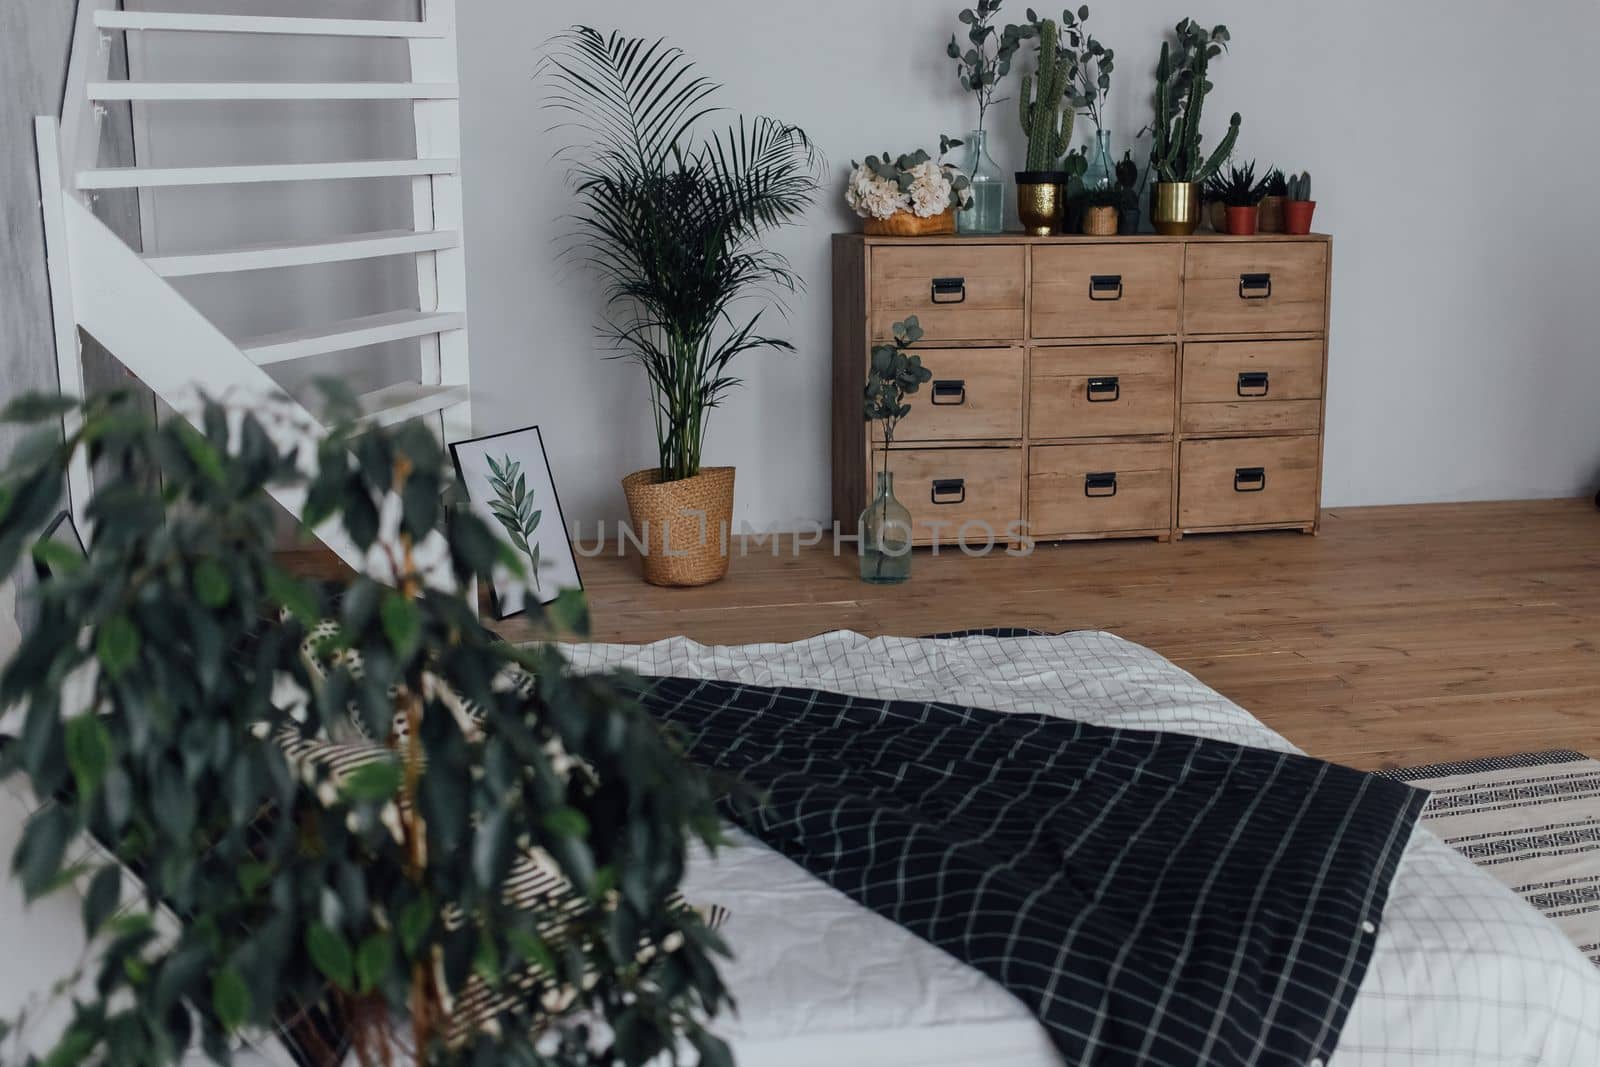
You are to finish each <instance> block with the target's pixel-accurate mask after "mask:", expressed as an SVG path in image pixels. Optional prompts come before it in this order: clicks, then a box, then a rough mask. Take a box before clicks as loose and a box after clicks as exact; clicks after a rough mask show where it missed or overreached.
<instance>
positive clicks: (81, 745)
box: [67, 712, 111, 800]
mask: <svg viewBox="0 0 1600 1067" xmlns="http://www.w3.org/2000/svg"><path fill="white" fill-rule="evenodd" d="M110 763H111V734H110V733H109V732H108V731H107V730H106V727H105V723H104V722H103V721H101V718H100V716H99V715H96V714H94V713H93V712H90V713H89V714H87V715H79V716H78V717H77V718H75V719H71V720H69V721H68V722H67V766H69V767H71V768H72V777H73V778H74V779H76V780H77V783H78V790H79V792H80V793H82V795H83V798H84V799H85V800H87V799H89V798H90V797H92V796H94V794H95V792H96V791H97V790H98V789H99V788H100V783H101V782H103V781H105V777H106V768H107V767H108V766H109V765H110Z"/></svg>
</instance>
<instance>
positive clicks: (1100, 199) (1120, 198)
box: [1083, 185, 1126, 208]
mask: <svg viewBox="0 0 1600 1067" xmlns="http://www.w3.org/2000/svg"><path fill="white" fill-rule="evenodd" d="M1125 192H1126V190H1125V189H1124V187H1123V186H1120V185H1102V186H1098V187H1096V188H1093V189H1085V190H1084V191H1083V202H1084V204H1085V205H1087V206H1089V207H1117V208H1120V207H1123V206H1124V201H1125V196H1124V193H1125Z"/></svg>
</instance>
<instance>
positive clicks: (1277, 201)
mask: <svg viewBox="0 0 1600 1067" xmlns="http://www.w3.org/2000/svg"><path fill="white" fill-rule="evenodd" d="M1287 199H1288V197H1286V196H1268V197H1263V198H1262V200H1261V217H1260V221H1259V223H1258V225H1259V227H1260V229H1261V232H1262V233H1282V232H1283V202H1284V201H1285V200H1287Z"/></svg>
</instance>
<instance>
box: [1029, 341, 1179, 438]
mask: <svg viewBox="0 0 1600 1067" xmlns="http://www.w3.org/2000/svg"><path fill="white" fill-rule="evenodd" d="M1175 366H1176V349H1175V348H1174V346H1172V345H1089V346H1084V347H1081V348H1078V347H1073V348H1035V349H1034V350H1033V359H1032V367H1031V369H1030V371H1029V375H1030V377H1031V381H1030V382H1029V389H1028V436H1029V437H1031V438H1033V439H1034V440H1044V439H1049V438H1059V437H1119V436H1124V435H1128V434H1170V433H1171V432H1172V420H1173V391H1174V388H1175V385H1174V379H1175V376H1176V370H1175Z"/></svg>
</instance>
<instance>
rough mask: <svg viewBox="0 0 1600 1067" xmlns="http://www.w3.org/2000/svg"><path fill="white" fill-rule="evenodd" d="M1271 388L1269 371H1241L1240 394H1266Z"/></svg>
mask: <svg viewBox="0 0 1600 1067" xmlns="http://www.w3.org/2000/svg"><path fill="white" fill-rule="evenodd" d="M1268 388H1269V385H1268V382H1267V372H1266V371H1264V370H1242V371H1240V372H1239V389H1238V393H1239V395H1240V396H1266V395H1267V389H1268Z"/></svg>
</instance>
